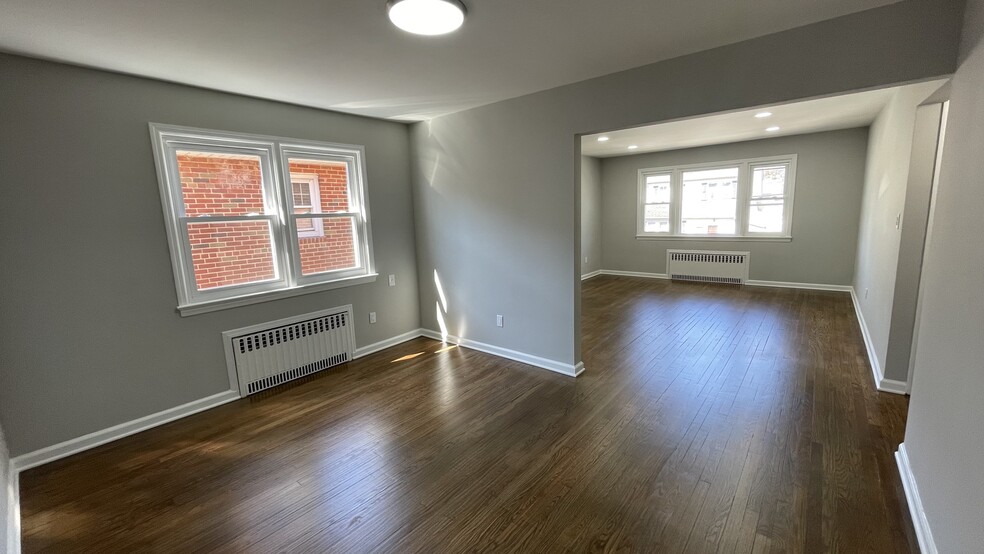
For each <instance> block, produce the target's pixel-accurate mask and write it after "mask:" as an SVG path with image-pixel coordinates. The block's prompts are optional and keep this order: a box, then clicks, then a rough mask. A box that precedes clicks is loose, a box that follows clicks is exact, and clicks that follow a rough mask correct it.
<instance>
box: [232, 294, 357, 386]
mask: <svg viewBox="0 0 984 554" xmlns="http://www.w3.org/2000/svg"><path fill="white" fill-rule="evenodd" d="M222 336H223V338H224V339H225V343H226V363H228V364H229V371H230V375H234V376H235V377H234V379H235V380H236V381H238V383H239V392H240V394H242V395H243V396H246V395H250V394H254V393H257V392H260V391H262V390H265V389H269V388H271V387H276V386H278V385H282V384H284V383H286V382H288V381H292V380H294V379H300V378H301V377H305V376H307V375H311V374H312V373H316V372H318V371H322V370H324V369H328V368H330V367H333V366H336V365H339V364H343V363H345V362H348V361H350V360H351V359H352V356H353V354H354V352H355V334H354V329H353V326H352V307H351V306H343V307H340V308H332V309H330V310H323V311H320V312H315V313H310V314H305V315H301V316H297V317H293V318H287V319H281V320H278V321H272V322H269V323H265V324H260V325H253V326H251V327H245V328H242V329H235V330H232V331H226V332H224V333H222Z"/></svg>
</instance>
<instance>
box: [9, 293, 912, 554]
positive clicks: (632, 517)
mask: <svg viewBox="0 0 984 554" xmlns="http://www.w3.org/2000/svg"><path fill="white" fill-rule="evenodd" d="M583 312H584V321H583V332H584V352H585V355H584V359H585V364H586V366H587V368H588V370H587V372H586V373H585V374H584V375H583V376H582V377H581V378H578V379H573V378H570V377H564V376H562V375H556V374H552V373H550V372H548V371H546V370H542V369H537V368H532V367H528V366H524V365H522V364H519V363H515V362H510V361H508V360H503V359H500V358H496V357H493V356H489V355H486V354H482V353H479V352H475V351H471V350H466V349H462V348H446V347H444V346H443V345H441V344H440V343H437V342H434V341H431V340H427V339H416V340H413V341H410V342H407V343H404V344H402V345H399V346H397V347H394V348H392V349H389V350H387V351H384V352H381V353H378V354H375V355H372V356H369V357H366V358H363V359H360V360H358V361H356V362H354V363H351V364H348V366H347V367H343V368H341V369H337V370H332V371H329V372H326V373H324V374H321V375H317V376H314V377H312V378H308V379H307V380H306V381H304V382H301V383H297V384H294V385H290V386H286V387H283V388H282V389H279V390H276V391H273V392H268V393H265V394H262V395H260V396H258V397H252V398H249V399H246V400H241V401H238V402H235V403H232V404H228V405H226V406H223V407H220V408H216V409H214V410H210V411H208V412H205V413H202V414H198V415H196V416H192V417H189V418H186V419H184V420H181V421H178V422H175V423H172V424H169V425H166V426H164V427H160V428H157V429H153V430H151V431H147V432H144V433H141V434H139V435H136V436H133V437H129V438H126V439H123V440H120V441H118V442H115V443H113V444H111V445H107V446H104V447H101V448H98V449H95V450H92V451H89V452H86V453H83V454H80V455H77V456H73V457H71V458H68V459H65V460H62V461H58V462H55V463H52V464H49V465H47V466H43V467H41V468H37V469H34V470H31V471H27V472H25V473H24V474H22V475H21V501H22V515H23V547H24V551H25V552H40V551H51V552H71V551H79V552H82V551H85V552H114V551H120V552H137V551H159V552H192V551H209V552H246V551H250V552H345V553H349V552H401V553H402V552H428V553H433V552H463V551H500V552H530V553H532V552H560V551H577V552H584V551H592V552H593V551H614V552H670V553H675V552H727V553H731V552H783V553H785V552H892V553H897V552H909V551H913V552H916V551H917V547H916V546H915V544H916V543H915V538H914V536H913V533H912V530H911V524H910V522H909V518H908V515H907V508H906V506H905V500H904V496H903V495H902V491H901V485H900V484H899V478H898V474H897V471H896V469H895V464H894V461H893V458H892V451H893V450H894V449H895V447H896V445H897V444H898V443H899V442H900V441H901V440H902V436H903V428H904V425H905V413H906V408H907V400H906V398H904V397H901V396H895V395H890V394H884V393H877V392H875V391H874V390H873V387H872V384H871V374H870V370H869V368H868V366H867V362H866V361H865V357H864V355H863V352H864V347H863V345H862V343H861V338H860V335H859V330H858V327H857V323H856V322H855V319H854V313H853V309H852V307H851V301H850V298H849V296H848V295H846V294H844V293H831V292H813V291H797V290H782V289H764V288H753V287H746V288H744V289H740V288H732V287H724V286H715V285H698V284H687V283H670V282H667V281H653V280H643V279H632V278H618V277H598V278H595V279H592V280H590V281H587V282H585V284H584V293H583Z"/></svg>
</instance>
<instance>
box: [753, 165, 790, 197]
mask: <svg viewBox="0 0 984 554" xmlns="http://www.w3.org/2000/svg"><path fill="white" fill-rule="evenodd" d="M785 193H786V166H785V164H783V165H772V166H759V167H756V168H753V169H752V198H754V197H756V196H782V195H783V194H785Z"/></svg>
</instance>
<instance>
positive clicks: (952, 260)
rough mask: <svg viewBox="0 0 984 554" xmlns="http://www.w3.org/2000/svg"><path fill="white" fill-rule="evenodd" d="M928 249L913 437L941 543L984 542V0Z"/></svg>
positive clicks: (958, 94)
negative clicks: (983, 233) (983, 222)
mask: <svg viewBox="0 0 984 554" xmlns="http://www.w3.org/2000/svg"><path fill="white" fill-rule="evenodd" d="M961 58H962V60H963V61H962V63H961V65H960V67H959V69H958V70H957V73H956V75H955V76H954V77H953V81H952V93H951V96H950V113H949V117H948V119H947V129H946V135H945V139H944V147H943V148H944V150H943V159H942V163H941V168H940V180H939V184H938V186H937V193H936V195H937V196H936V208H935V213H934V216H933V226H932V230H931V232H930V236H929V241H928V246H927V249H926V260H927V264H926V269H925V271H924V272H923V276H922V283H923V285H922V286H923V288H922V292H923V296H922V308H921V317H920V326H919V337H918V339H917V342H916V365H915V371H914V382H913V384H912V399H911V403H910V405H909V417H908V423H907V426H906V433H905V445H906V450H907V451H908V454H909V461H910V465H911V467H912V472H913V475H914V476H915V479H916V483H917V484H918V489H919V492H920V495H921V499H922V505H923V508H924V509H925V512H926V516H927V518H928V521H929V524H930V528H931V529H932V534H933V537H934V538H935V541H936V547H937V549H938V551H939V552H941V553H947V554H949V553H980V552H982V551H984V402H982V401H981V397H982V396H984V280H982V277H981V276H982V274H984V241H982V240H981V227H980V221H981V214H982V213H984V0H970V1H969V2H968V5H967V15H966V18H965V26H964V33H963V39H962V48H961Z"/></svg>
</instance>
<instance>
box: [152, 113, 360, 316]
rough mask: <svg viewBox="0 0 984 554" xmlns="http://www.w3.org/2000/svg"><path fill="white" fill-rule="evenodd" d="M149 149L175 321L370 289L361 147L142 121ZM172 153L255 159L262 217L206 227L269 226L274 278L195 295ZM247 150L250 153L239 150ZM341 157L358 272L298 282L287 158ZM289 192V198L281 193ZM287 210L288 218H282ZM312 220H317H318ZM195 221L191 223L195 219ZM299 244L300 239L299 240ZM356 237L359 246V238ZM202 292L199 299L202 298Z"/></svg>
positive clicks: (321, 275)
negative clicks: (297, 298) (250, 223)
mask: <svg viewBox="0 0 984 554" xmlns="http://www.w3.org/2000/svg"><path fill="white" fill-rule="evenodd" d="M149 126H150V135H151V144H152V146H153V152H154V163H155V166H156V169H157V180H158V187H159V189H160V194H161V207H162V210H163V215H164V226H165V230H166V232H167V239H168V247H169V251H170V255H171V269H172V272H173V276H174V283H175V292H176V294H177V300H178V303H177V309H178V311H179V313H180V314H181V315H182V316H188V315H194V314H199V313H205V312H211V311H215V310H221V309H226V308H232V307H237V306H244V305H247V304H254V303H259V302H266V301H269V300H275V299H278V298H284V297H288V296H295V295H299V294H307V293H310V292H317V291H321V290H328V289H333V288H339V287H345V286H352V285H359V284H364V283H370V282H373V281H375V280H376V277H377V273H376V265H375V259H374V257H373V248H372V226H371V220H370V216H369V206H368V202H366V201H365V197H366V195H367V194H368V185H367V183H366V179H365V175H366V170H365V163H366V162H365V148H364V147H363V146H359V145H350V144H338V143H331V142H322V141H311V140H302V139H294V138H285V137H276V136H269V135H256V134H250V133H237V132H231V131H220V130H210V129H199V128H194V127H183V126H178V125H167V124H160V123H150V124H149ZM176 150H192V151H214V152H228V153H230V154H244V153H249V154H251V155H252V154H253V152H255V155H257V156H259V157H260V171H261V174H262V179H263V183H262V187H263V196H264V203H265V204H266V209H265V213H264V214H261V215H257V216H230V217H229V218H226V217H224V216H213V217H210V218H208V221H213V222H218V221H223V220H235V221H241V220H261V219H266V220H269V221H270V222H271V223H270V225H271V235H272V240H271V246H272V248H273V261H274V269H275V271H276V277H275V278H274V279H271V280H268V281H263V282H259V283H244V284H241V285H230V286H226V287H216V288H215V289H206V290H205V291H199V290H198V289H197V287H196V286H195V276H194V266H193V263H192V257H191V245H190V243H189V241H188V239H187V231H186V228H187V225H186V224H185V221H186V220H185V219H184V217H185V216H184V204H183V202H182V201H181V200H182V198H181V191H180V189H174V188H173V187H172V182H175V183H178V184H180V176H179V172H178V165H177V158H176V156H170V155H169V154H170V153H171V152H173V151H176ZM244 150H250V151H251V152H244ZM288 152H289V153H290V157H319V156H325V155H334V156H338V157H345V158H346V160H348V161H347V163H348V165H349V175H348V178H349V183H350V184H349V195H350V202H352V204H350V209H351V210H353V211H354V212H357V213H356V221H357V225H358V229H357V230H356V242H357V243H359V244H358V245H357V247H356V250H357V252H358V254H357V256H358V257H357V260H358V261H359V262H360V264H359V267H358V268H355V269H345V270H336V271H328V272H323V273H318V274H316V275H312V276H306V277H304V276H302V275H301V273H300V258H299V250H300V248H299V239H297V238H293V237H296V233H297V229H296V226H295V224H294V219H295V218H294V217H288V215H290V216H293V215H294V214H293V213H292V211H293V206H292V204H293V192H292V191H293V187H292V185H291V184H290V183H291V181H290V173H289V168H288V166H287V165H286V159H287V157H288ZM288 193H290V194H288ZM288 210H290V213H289V212H288ZM318 215H319V216H321V215H324V214H318ZM196 219H197V218H196ZM302 238H303V237H302ZM360 239H361V240H360ZM203 293H204V294H203Z"/></svg>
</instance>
